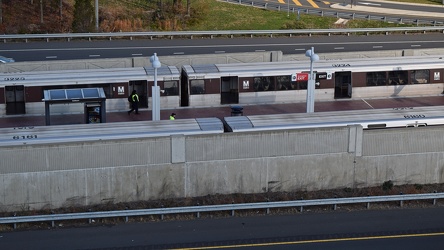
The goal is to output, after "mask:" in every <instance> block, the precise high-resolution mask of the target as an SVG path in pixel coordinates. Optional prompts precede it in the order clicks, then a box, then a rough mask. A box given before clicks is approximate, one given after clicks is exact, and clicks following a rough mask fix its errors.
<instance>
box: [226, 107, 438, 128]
mask: <svg viewBox="0 0 444 250" xmlns="http://www.w3.org/2000/svg"><path fill="white" fill-rule="evenodd" d="M443 112H444V107H443V106H435V107H418V108H416V107H415V108H401V109H378V110H353V111H333V112H317V113H308V114H307V113H296V114H278V115H255V116H231V117H225V118H224V125H225V131H228V132H249V131H270V130H289V129H306V128H325V127H344V126H349V125H361V126H362V127H363V128H364V129H383V128H402V127H422V126H436V125H444V113H443Z"/></svg>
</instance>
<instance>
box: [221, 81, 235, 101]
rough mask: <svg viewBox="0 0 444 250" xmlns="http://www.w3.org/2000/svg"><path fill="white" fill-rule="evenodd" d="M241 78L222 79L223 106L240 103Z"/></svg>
mask: <svg viewBox="0 0 444 250" xmlns="http://www.w3.org/2000/svg"><path fill="white" fill-rule="evenodd" d="M238 83H239V78H238V77H237V76H230V77H222V78H221V88H220V89H221V91H220V94H221V96H220V101H221V104H235V103H239V84H238Z"/></svg>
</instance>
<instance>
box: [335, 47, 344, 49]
mask: <svg viewBox="0 0 444 250" xmlns="http://www.w3.org/2000/svg"><path fill="white" fill-rule="evenodd" d="M335 49H344V47H336V48H335Z"/></svg>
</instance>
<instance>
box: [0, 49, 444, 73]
mask: <svg viewBox="0 0 444 250" xmlns="http://www.w3.org/2000/svg"><path fill="white" fill-rule="evenodd" d="M443 54H444V49H415V50H381V51H362V52H341V53H320V54H318V55H319V58H320V59H322V60H342V59H350V58H378V57H402V56H431V55H443ZM159 60H160V62H161V63H162V64H163V65H168V66H177V67H178V68H181V67H182V65H198V64H214V63H219V64H226V63H250V62H279V61H307V62H308V59H307V57H306V56H305V52H304V51H302V52H301V53H300V54H288V55H284V54H283V53H282V52H281V51H265V52H250V53H224V54H203V55H174V56H159ZM128 67H151V63H150V60H149V57H131V58H112V59H85V60H57V61H40V62H15V63H9V64H0V72H5V73H6V72H8V73H12V72H23V71H52V70H69V69H95V68H128Z"/></svg>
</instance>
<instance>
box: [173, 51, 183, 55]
mask: <svg viewBox="0 0 444 250" xmlns="http://www.w3.org/2000/svg"><path fill="white" fill-rule="evenodd" d="M183 54H185V52H174V53H173V55H183Z"/></svg>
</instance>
